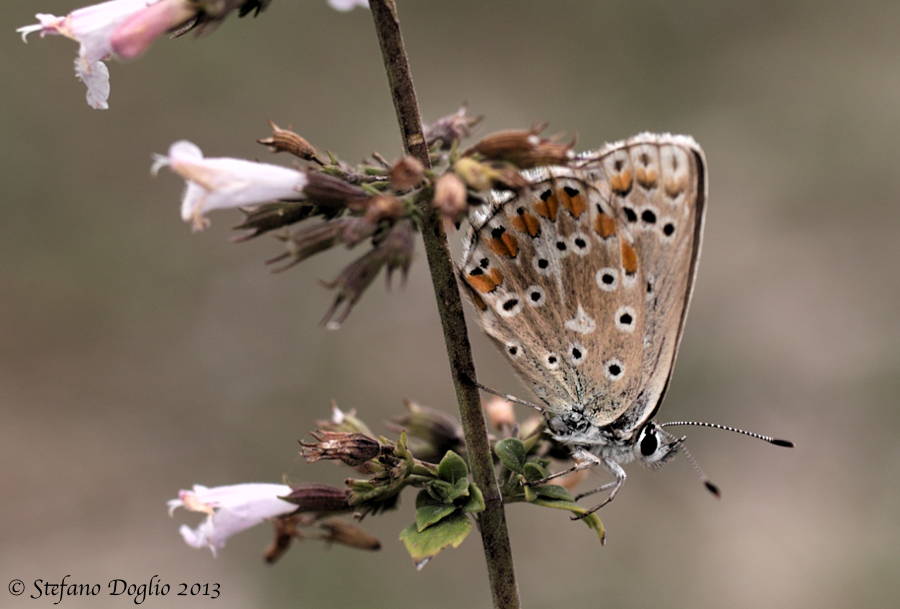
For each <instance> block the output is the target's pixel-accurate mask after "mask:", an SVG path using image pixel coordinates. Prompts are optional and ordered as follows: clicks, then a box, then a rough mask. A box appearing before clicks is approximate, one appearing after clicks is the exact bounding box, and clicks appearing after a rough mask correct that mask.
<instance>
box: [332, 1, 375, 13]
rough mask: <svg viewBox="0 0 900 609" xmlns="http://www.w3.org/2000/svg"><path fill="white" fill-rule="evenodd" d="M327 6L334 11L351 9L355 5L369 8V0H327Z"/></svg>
mask: <svg viewBox="0 0 900 609" xmlns="http://www.w3.org/2000/svg"><path fill="white" fill-rule="evenodd" d="M328 6H330V7H331V8H333V9H334V10H336V11H352V10H353V9H355V8H356V7H357V6H359V7H362V8H369V0H328Z"/></svg>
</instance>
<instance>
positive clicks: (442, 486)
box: [425, 480, 454, 503]
mask: <svg viewBox="0 0 900 609" xmlns="http://www.w3.org/2000/svg"><path fill="white" fill-rule="evenodd" d="M425 490H427V491H428V493H429V494H430V495H431V496H432V497H434V499H435V501H439V502H441V503H453V499H452V496H453V491H454V489H453V485H452V484H450V483H449V482H447V481H446V480H432V481H431V482H429V483H428V486H427V487H426V488H425Z"/></svg>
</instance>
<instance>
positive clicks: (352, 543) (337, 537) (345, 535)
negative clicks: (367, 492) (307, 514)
mask: <svg viewBox="0 0 900 609" xmlns="http://www.w3.org/2000/svg"><path fill="white" fill-rule="evenodd" d="M319 527H320V528H321V529H324V530H325V534H324V535H323V536H322V539H324V540H325V541H330V542H332V543H339V544H343V545H345V546H349V547H351V548H356V549H358V550H380V549H381V542H380V541H378V539H377V538H375V537H372V536H371V535H369V534H368V533H366V532H365V531H364V530H363V529H362V528H360V527H358V526H356V525H355V524H352V523H350V522H346V521H344V520H340V519H338V518H329V519H327V520H323V521H322V522H320V523H319Z"/></svg>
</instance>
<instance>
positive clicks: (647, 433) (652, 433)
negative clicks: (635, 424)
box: [638, 424, 659, 457]
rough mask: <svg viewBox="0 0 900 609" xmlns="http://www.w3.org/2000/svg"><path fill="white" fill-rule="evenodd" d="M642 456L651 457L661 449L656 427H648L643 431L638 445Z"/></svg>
mask: <svg viewBox="0 0 900 609" xmlns="http://www.w3.org/2000/svg"><path fill="white" fill-rule="evenodd" d="M638 445H639V447H640V450H641V455H643V456H644V457H649V456H650V455H652V454H653V453H655V452H656V449H657V448H658V447H659V439H658V438H657V437H656V428H655V426H654V425H652V424H651V425H647V426H646V427H644V429H643V430H641V439H640V442H639V443H638Z"/></svg>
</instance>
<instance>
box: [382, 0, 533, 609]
mask: <svg viewBox="0 0 900 609" xmlns="http://www.w3.org/2000/svg"><path fill="white" fill-rule="evenodd" d="M369 7H370V8H371V10H372V18H373V19H374V21H375V31H376V32H377V34H378V42H379V43H380V45H381V54H382V57H383V58H384V67H385V70H386V71H387V76H388V81H389V84H390V87H391V97H392V98H393V100H394V108H395V109H396V111H397V120H398V122H399V123H400V131H401V132H402V135H403V147H404V148H405V149H406V151H407V153H408V154H410V155H412V156H414V157H416V158H417V159H419V160H420V161H421V162H422V163H423V164H424V165H425V166H426V167H430V162H429V158H428V146H427V144H426V142H425V136H424V134H423V132H422V119H421V117H420V115H419V102H418V100H417V99H416V92H415V88H414V87H413V82H412V73H411V71H410V67H409V60H408V58H407V55H406V49H405V47H404V45H403V37H402V36H401V34H400V18H399V17H398V15H397V5H396V2H395V0H370V2H369ZM422 215H423V222H422V237H423V239H424V241H425V254H426V256H427V258H428V267H429V269H430V271H431V281H432V283H433V285H434V293H435V297H436V300H437V306H438V312H439V313H440V317H441V325H442V327H443V330H444V342H445V343H446V346H447V357H448V358H449V360H450V371H451V374H452V375H453V384H454V386H455V388H456V399H457V401H458V402H459V414H460V417H461V419H462V425H463V432H464V433H465V436H466V452H467V453H468V457H469V467H470V468H471V470H472V475H473V477H474V478H475V483H476V484H477V485H478V486H479V487H480V488H481V489H482V492H483V493H484V499H485V509H484V512H482V513H481V516H480V519H479V521H480V522H479V524H480V530H481V540H482V544H483V545H484V556H485V559H486V561H487V567H488V577H489V580H490V585H491V593H492V595H493V599H494V607H495V609H518V607H519V592H518V588H517V586H516V577H515V571H514V569H513V560H512V551H511V549H510V545H509V533H508V531H507V528H506V515H505V513H504V511H503V499H502V497H501V495H500V489H499V487H498V486H497V478H496V476H495V474H494V467H493V457H492V456H491V446H490V443H489V441H488V436H487V426H486V425H485V421H484V413H483V412H482V409H481V399H480V396H479V394H478V388H477V387H476V386H475V384H474V383H475V381H476V378H475V364H474V363H473V361H472V349H471V346H470V344H469V336H468V332H467V330H466V320H465V317H464V316H463V309H462V301H461V300H460V296H459V289H458V287H457V285H456V276H455V273H454V270H453V264H452V263H451V261H450V251H449V249H448V248H447V235H446V233H445V232H444V227H443V225H442V223H441V218H440V216H439V214H438V212H437V210H436V209H435V208H434V206H432V205H431V204H430V201H427V200H426V201H424V202H423V203H422Z"/></svg>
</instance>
